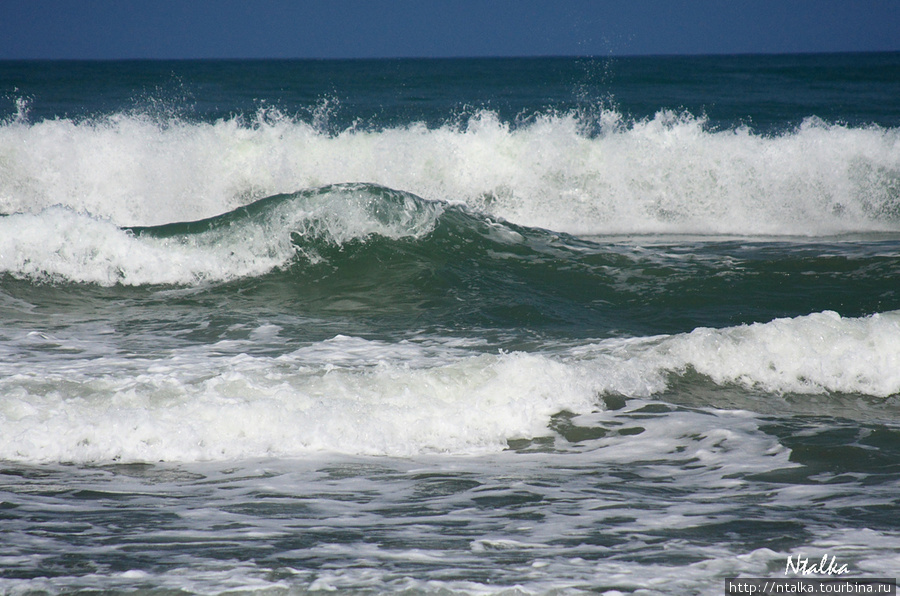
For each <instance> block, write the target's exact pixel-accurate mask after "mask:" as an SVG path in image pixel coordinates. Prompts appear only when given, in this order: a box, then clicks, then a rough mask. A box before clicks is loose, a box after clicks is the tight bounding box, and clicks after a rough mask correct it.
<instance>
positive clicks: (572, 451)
mask: <svg viewBox="0 0 900 596" xmlns="http://www.w3.org/2000/svg"><path fill="white" fill-rule="evenodd" d="M898 98H900V55H898V54H853V55H817V56H743V57H691V58H670V57H650V58H616V59H611V58H606V59H601V58H594V59H591V58H552V59H551V58H548V59H485V60H475V59H472V60H462V59H459V60H379V61H365V60H361V61H237V62H228V61H199V62H192V61H187V62H5V63H0V214H2V215H0V544H2V548H0V592H3V593H9V594H28V593H49V594H59V593H70V592H79V591H80V592H86V593H87V592H89V593H97V592H103V593H120V592H142V593H149V594H193V593H197V594H218V593H223V592H228V593H248V592H254V593H264V594H299V593H307V592H319V591H335V590H337V591H339V592H342V593H347V592H349V593H367V594H368V593H383V592H397V591H406V592H408V593H442V594H443V593H462V594H473V593H474V594H495V593H501V594H520V593H523V594H544V593H579V592H600V593H608V594H626V593H633V594H720V593H724V590H725V581H726V579H727V578H730V577H736V576H744V577H784V573H785V568H786V563H787V562H788V557H793V558H794V560H796V558H797V557H798V556H800V555H801V554H802V555H803V556H807V557H809V559H810V560H811V561H816V562H818V561H820V560H821V558H822V557H823V556H827V557H830V558H829V560H832V559H836V560H837V566H840V565H846V566H847V569H848V572H849V573H850V574H851V575H853V576H854V577H855V576H859V577H896V576H898V575H900V516H898V506H900V496H898V495H900V100H898Z"/></svg>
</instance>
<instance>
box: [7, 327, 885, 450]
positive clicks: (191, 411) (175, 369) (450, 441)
mask: <svg viewBox="0 0 900 596" xmlns="http://www.w3.org/2000/svg"><path fill="white" fill-rule="evenodd" d="M271 332H272V330H271V329H269V328H263V329H261V330H260V333H271ZM35 341H47V342H51V343H52V344H53V345H60V346H66V345H69V344H71V347H72V349H71V350H63V351H62V352H58V351H57V352H54V353H53V354H52V357H50V356H47V357H46V358H45V359H43V360H42V359H40V357H39V356H38V355H36V356H35V357H34V358H32V359H29V360H28V361H27V362H26V361H21V362H19V361H14V360H13V361H8V362H4V363H3V364H2V365H0V393H2V395H3V396H4V399H3V400H2V402H0V459H11V460H24V461H69V460H73V461H109V460H124V461H155V460H170V461H196V460H217V459H234V458H249V457H265V456H299V455H302V454H306V453H310V452H316V451H332V452H340V453H348V454H389V455H413V454H422V453H481V452H485V451H488V452H490V451H496V450H501V449H504V448H505V447H506V445H507V442H508V441H509V440H511V439H516V438H530V437H538V436H546V435H548V434H551V433H552V431H551V430H550V422H551V417H552V416H553V415H554V414H557V413H559V412H561V411H570V412H573V413H576V414H580V415H588V414H590V413H591V412H597V411H599V410H601V409H602V405H601V399H600V396H601V395H604V394H621V395H625V396H628V397H631V398H647V397H652V396H653V395H654V394H657V393H659V392H661V391H663V390H665V389H666V388H667V386H668V383H669V378H670V377H669V375H672V374H675V375H679V374H683V373H685V371H687V370H688V369H693V370H695V371H697V372H699V373H700V374H703V375H706V376H707V377H708V378H709V379H710V380H711V381H712V382H714V383H717V384H720V385H735V386H740V387H745V388H749V389H752V390H753V391H757V392H768V393H772V394H780V393H787V392H790V393H800V394H802V393H819V394H827V393H828V392H849V393H859V394H864V395H870V396H881V397H887V396H891V395H897V394H900V372H898V371H900V312H890V313H883V314H879V315H873V316H871V317H863V318H858V319H853V318H842V317H840V316H838V315H837V314H835V313H830V312H825V313H817V314H812V315H809V316H805V317H797V318H795V319H781V320H776V321H772V322H770V323H765V324H753V325H747V326H739V327H733V328H727V329H720V330H714V329H698V330H696V331H694V332H692V333H688V334H682V335H676V336H662V337H655V338H643V339H634V340H621V339H618V340H607V341H604V342H599V343H596V344H592V345H589V346H583V347H580V348H577V349H572V350H570V351H567V352H565V353H562V354H557V355H547V354H540V353H532V354H526V353H499V354H484V353H480V351H481V348H477V349H475V350H472V349H469V348H467V346H465V345H457V344H455V343H453V342H450V343H449V344H442V343H441V342H437V341H433V342H429V341H420V342H402V343H399V344H393V343H386V342H378V341H369V340H363V339H359V338H347V337H337V338H335V339H333V340H329V341H327V342H322V343H319V344H314V345H311V346H308V347H304V348H301V349H298V350H296V351H295V352H292V353H290V354H286V355H282V356H278V357H275V356H251V355H247V354H244V353H242V349H243V348H242V346H241V345H221V346H220V345H217V344H213V345H210V346H196V347H192V348H181V349H176V350H172V351H170V352H168V353H167V355H165V354H164V355H163V356H162V357H159V358H136V357H131V358H124V357H122V356H120V355H118V353H117V352H116V351H115V350H112V349H104V348H103V347H102V346H100V347H91V346H85V345H82V344H83V343H84V342H82V343H81V344H72V343H71V341H69V340H66V339H65V338H53V337H46V338H36V337H33V336H31V335H27V336H23V337H7V342H9V343H11V344H17V342H18V343H22V344H29V345H30V344H33V343H34V342H35ZM92 341H93V342H95V343H98V344H104V342H108V341H111V339H110V337H109V336H107V337H102V336H96V337H94V338H93V340H92ZM232 343H234V342H232ZM76 348H77V349H76ZM67 353H71V354H72V356H71V357H67V356H65V354H67ZM36 354H37V353H36ZM88 356H90V357H88ZM678 420H679V419H678V418H677V417H673V418H671V424H670V425H669V427H666V428H662V427H661V428H660V429H657V430H662V431H663V434H665V433H666V432H670V431H671V432H676V431H678ZM736 428H737V427H734V428H732V429H731V430H730V431H727V432H726V431H722V432H719V433H718V434H716V433H712V434H710V435H709V440H708V441H707V443H708V445H706V444H705V443H703V444H698V445H697V446H696V449H695V450H694V451H691V453H692V454H693V455H692V457H697V458H700V459H703V457H704V455H703V454H704V453H707V452H709V450H710V449H711V447H710V446H721V445H728V444H730V442H731V439H732V437H731V435H729V432H730V433H734V432H735V430H736ZM685 432H686V433H687V431H685ZM651 434H653V433H650V434H647V435H646V436H645V437H644V440H643V441H639V442H635V443H634V444H632V446H631V449H638V450H639V451H640V450H644V451H646V450H648V449H649V450H650V451H651V452H652V451H653V450H654V449H655V447H654V440H656V441H661V442H665V441H666V440H667V439H666V437H665V436H660V437H657V438H656V439H653V437H651ZM687 434H690V433H687ZM738 444H740V442H738ZM717 448H718V447H717ZM620 455H621V456H622V457H625V458H626V459H627V458H629V457H631V455H629V452H627V451H622V452H621V453H620ZM639 455H640V454H638V455H635V456H634V457H638V456H639ZM647 455H648V454H647V453H645V454H644V456H647ZM641 457H643V456H641ZM638 458H639V457H638Z"/></svg>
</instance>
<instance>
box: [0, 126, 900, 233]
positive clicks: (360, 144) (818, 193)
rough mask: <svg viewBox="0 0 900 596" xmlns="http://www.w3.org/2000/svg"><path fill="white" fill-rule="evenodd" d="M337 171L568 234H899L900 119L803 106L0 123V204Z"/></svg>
mask: <svg viewBox="0 0 900 596" xmlns="http://www.w3.org/2000/svg"><path fill="white" fill-rule="evenodd" d="M346 182H367V183H373V184H377V185H381V186H384V187H388V188H393V189H399V190H403V191H406V192H410V193H414V194H415V195H417V196H420V197H423V198H424V199H426V200H433V201H441V202H446V203H450V204H464V205H467V206H468V207H469V208H471V209H473V210H475V211H479V212H482V213H485V214H487V215H490V216H495V217H500V218H503V219H505V220H507V221H510V222H512V223H515V224H519V225H523V226H529V227H538V228H545V229H550V230H555V231H558V232H567V233H573V234H588V235H604V234H655V233H679V234H683V233H687V234H736V235H746V234H749V235H753V234H757V235H759V234H769V235H773V234H774V235H805V236H817V235H828V234H840V233H847V232H867V231H898V230H900V130H897V129H890V128H882V127H878V126H868V127H849V126H846V125H842V124H838V123H828V122H823V121H821V120H819V119H816V118H812V117H811V118H808V119H807V120H806V121H805V122H804V123H803V124H802V126H800V127H798V128H797V129H795V130H791V131H788V132H784V133H782V134H777V135H760V134H757V133H755V132H754V131H753V130H751V129H749V128H746V127H741V128H735V129H728V130H715V129H713V128H712V127H710V126H709V125H708V124H707V122H706V120H705V119H704V118H702V117H698V116H695V115H691V114H688V113H674V112H671V111H661V112H659V113H657V114H656V115H655V117H653V118H650V119H646V120H637V121H634V120H628V119H627V118H625V117H624V116H623V115H622V114H620V113H618V112H615V111H609V110H607V111H602V112H600V113H599V114H597V115H593V116H586V115H583V114H579V113H555V112H547V113H544V114H539V115H537V116H534V117H532V118H530V119H528V120H526V121H525V122H521V123H516V124H515V125H513V124H511V123H509V122H505V121H502V120H501V119H500V118H499V116H498V115H497V114H496V113H495V112H491V111H481V112H478V113H476V114H474V115H472V116H470V117H469V118H468V119H465V120H463V121H460V122H456V121H454V122H448V123H446V124H444V125H442V126H437V127H429V126H426V125H425V124H423V123H413V124H409V125H405V126H398V127H388V128H382V129H357V128H349V129H346V130H343V131H340V132H337V133H334V132H326V131H324V130H322V129H321V128H320V127H317V126H316V125H315V123H308V122H305V121H302V120H298V119H295V118H289V117H286V116H283V115H280V114H278V113H277V112H272V111H266V110H261V111H260V112H259V113H257V114H255V115H253V116H251V117H250V118H244V117H241V118H231V119H226V120H219V121H217V122H214V123H196V122H187V121H183V120H180V119H178V118H175V117H172V118H169V119H167V120H165V119H164V120H162V121H161V120H160V119H159V118H154V117H149V116H142V115H140V114H134V113H128V114H113V115H111V116H107V117H105V118H101V119H95V120H84V121H74V120H69V119H56V120H45V121H41V122H35V123H30V122H28V121H27V118H24V117H17V118H13V119H10V120H8V121H6V122H4V123H2V124H0V212H2V213H8V214H11V213H31V214H36V213H40V212H42V211H43V210H44V209H47V208H48V207H51V206H63V207H65V208H68V209H70V210H72V211H74V212H77V213H90V214H92V215H94V216H95V217H98V218H100V219H103V220H109V221H110V222H112V223H114V224H116V225H118V226H127V225H141V226H155V225H162V224H168V223H173V222H185V221H192V220H198V219H203V218H209V217H213V216H215V215H218V214H221V213H225V212H228V211H232V210H234V209H236V208H238V207H241V206H244V205H248V204H250V203H252V202H254V201H256V200H259V199H263V198H265V197H268V196H273V195H278V194H285V193H293V192H295V191H296V190H297V189H301V188H317V187H322V186H327V185H331V184H336V183H346Z"/></svg>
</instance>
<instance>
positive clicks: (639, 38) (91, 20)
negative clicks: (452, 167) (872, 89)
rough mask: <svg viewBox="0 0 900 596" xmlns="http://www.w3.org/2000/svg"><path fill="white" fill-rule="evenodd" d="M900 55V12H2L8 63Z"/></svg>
mask: <svg viewBox="0 0 900 596" xmlns="http://www.w3.org/2000/svg"><path fill="white" fill-rule="evenodd" d="M832 51H900V0H617V1H612V0H593V1H588V0H455V1H451V0H368V1H366V0H305V1H303V0H295V1H288V0H216V1H212V0H144V1H137V0H2V2H0V59H31V58H68V59H130V58H156V59H168V58H373V57H374V58H383V57H444V56H542V55H632V54H734V53H794V52H832Z"/></svg>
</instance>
